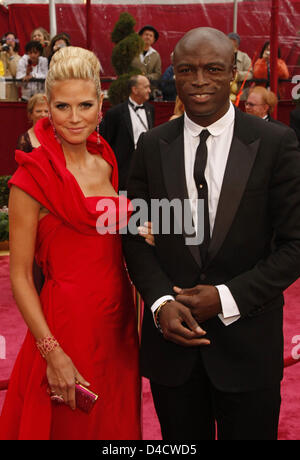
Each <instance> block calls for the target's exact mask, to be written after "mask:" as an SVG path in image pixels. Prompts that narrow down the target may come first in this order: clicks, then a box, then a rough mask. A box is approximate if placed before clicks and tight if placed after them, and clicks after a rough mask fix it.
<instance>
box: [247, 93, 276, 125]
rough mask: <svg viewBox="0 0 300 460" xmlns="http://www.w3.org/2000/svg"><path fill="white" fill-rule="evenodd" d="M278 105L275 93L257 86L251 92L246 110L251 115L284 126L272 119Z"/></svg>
mask: <svg viewBox="0 0 300 460" xmlns="http://www.w3.org/2000/svg"><path fill="white" fill-rule="evenodd" d="M277 103H278V98H277V96H276V94H275V93H273V91H269V90H267V89H266V88H263V87H262V86H255V87H254V88H252V89H250V91H249V95H248V97H247V101H246V102H245V109H246V112H247V113H249V114H250V115H255V116H257V117H260V118H263V119H264V120H266V121H271V122H273V123H277V124H280V125H282V124H283V123H281V122H280V121H277V120H275V119H274V118H272V117H271V115H272V113H273V112H274V109H275V107H276V105H277Z"/></svg>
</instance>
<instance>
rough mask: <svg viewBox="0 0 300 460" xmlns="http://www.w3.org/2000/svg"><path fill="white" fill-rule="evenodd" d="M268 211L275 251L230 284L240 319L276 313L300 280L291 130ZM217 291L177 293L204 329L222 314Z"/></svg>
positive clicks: (297, 174) (297, 154)
mask: <svg viewBox="0 0 300 460" xmlns="http://www.w3.org/2000/svg"><path fill="white" fill-rule="evenodd" d="M269 206H270V208H269V209H270V216H269V218H270V219H271V221H272V227H273V228H274V232H275V239H274V245H275V249H274V250H273V251H272V252H271V253H270V254H269V255H268V256H266V258H265V259H261V260H260V261H258V263H257V264H256V265H255V266H254V267H253V268H252V269H251V270H248V271H246V272H244V273H241V274H240V275H238V276H236V277H235V278H234V279H232V280H230V281H228V282H226V283H225V286H227V288H228V289H229V291H230V293H231V295H232V296H233V299H234V301H235V303H236V305H237V307H238V309H239V312H240V313H241V316H248V315H251V314H253V313H255V314H258V313H264V312H265V311H266V310H267V309H268V306H271V308H272V304H273V300H274V299H275V298H276V297H278V296H280V295H281V294H282V292H283V291H284V290H285V289H286V288H287V287H288V286H289V285H290V284H292V283H293V282H294V281H296V279H297V278H298V277H299V276H300V262H299V261H300V151H299V150H298V148H297V140H296V138H295V136H294V134H293V132H292V131H291V130H287V131H286V132H285V134H284V135H283V136H282V139H281V144H280V147H279V148H278V154H277V161H276V165H275V167H274V169H273V176H272V179H271V183H270V187H269ZM253 225H255V222H253ZM245 244H246V243H245ZM214 289H216V288H214V287H213V286H201V285H199V286H195V287H194V288H191V289H185V290H183V291H181V292H180V291H177V293H178V294H179V295H178V296H177V297H176V300H178V301H179V302H181V303H183V304H185V305H187V306H188V307H189V308H190V309H191V311H192V313H193V315H194V316H195V317H196V318H197V319H198V321H199V322H200V323H201V322H202V321H205V320H207V319H209V318H211V317H214V316H216V314H219V312H218V311H217V310H218V302H217V296H216V292H215V291H214Z"/></svg>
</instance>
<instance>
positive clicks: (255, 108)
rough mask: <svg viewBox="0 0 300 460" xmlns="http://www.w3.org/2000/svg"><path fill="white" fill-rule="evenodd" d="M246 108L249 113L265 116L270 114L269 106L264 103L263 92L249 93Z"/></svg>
mask: <svg viewBox="0 0 300 460" xmlns="http://www.w3.org/2000/svg"><path fill="white" fill-rule="evenodd" d="M245 109H246V112H247V113H250V114H251V115H256V116H257V117H260V118H263V117H265V116H266V115H267V114H268V109H269V106H268V104H265V103H264V101H263V98H262V95H261V94H257V93H254V92H253V93H250V94H249V96H248V98H247V102H245Z"/></svg>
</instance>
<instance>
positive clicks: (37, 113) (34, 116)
mask: <svg viewBox="0 0 300 460" xmlns="http://www.w3.org/2000/svg"><path fill="white" fill-rule="evenodd" d="M47 116H48V104H47V102H46V101H45V102H37V103H36V104H34V106H33V110H32V112H31V114H30V119H31V121H32V124H33V126H34V125H35V124H36V122H37V121H38V120H40V119H41V118H44V117H47Z"/></svg>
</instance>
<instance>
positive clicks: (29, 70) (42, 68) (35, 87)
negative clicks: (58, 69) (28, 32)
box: [16, 41, 48, 101]
mask: <svg viewBox="0 0 300 460" xmlns="http://www.w3.org/2000/svg"><path fill="white" fill-rule="evenodd" d="M42 53H43V47H42V45H41V44H40V43H39V42H37V41H30V42H28V43H26V46H25V54H24V56H22V57H21V59H20V60H19V62H18V67H17V75H16V78H17V79H21V80H23V83H22V84H21V93H22V100H23V101H28V100H29V99H30V98H31V96H33V95H34V94H36V93H43V92H44V89H45V82H44V81H39V82H31V80H32V79H41V80H45V79H46V77H47V73H48V59H47V58H45V57H43V56H42Z"/></svg>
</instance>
